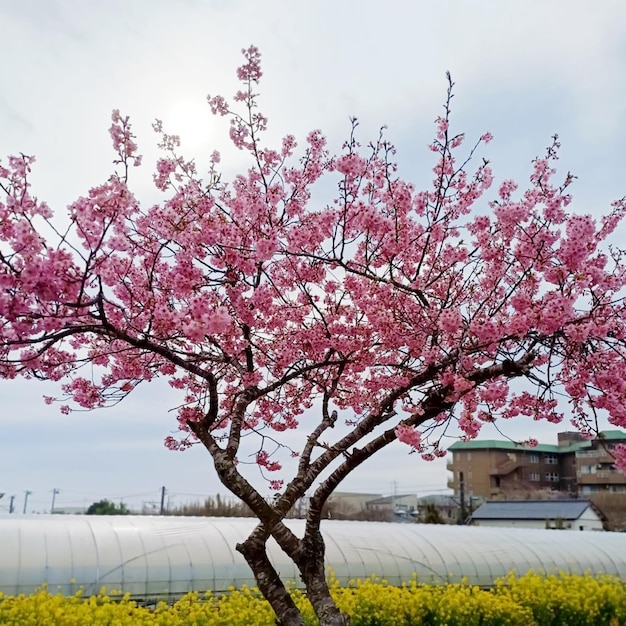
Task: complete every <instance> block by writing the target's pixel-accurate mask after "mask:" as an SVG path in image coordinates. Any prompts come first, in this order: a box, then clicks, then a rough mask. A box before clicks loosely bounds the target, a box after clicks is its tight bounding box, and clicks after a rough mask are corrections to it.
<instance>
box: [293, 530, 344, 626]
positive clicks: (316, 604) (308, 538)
mask: <svg viewBox="0 0 626 626" xmlns="http://www.w3.org/2000/svg"><path fill="white" fill-rule="evenodd" d="M303 541H304V544H305V548H304V558H303V559H302V562H301V563H299V564H298V567H299V569H300V573H301V575H302V582H304V585H305V587H306V593H307V597H308V598H309V601H310V602H311V605H312V606H313V610H314V611H315V614H316V615H317V617H318V619H319V621H320V626H349V624H350V616H348V615H345V614H344V613H342V612H341V611H340V610H339V609H338V608H337V605H336V604H335V601H334V600H333V599H332V597H331V595H330V589H329V588H328V582H327V580H326V568H325V566H324V554H325V552H326V547H325V545H324V539H323V538H322V534H321V533H320V531H319V530H316V531H314V533H313V534H311V535H305V537H304V540H303Z"/></svg>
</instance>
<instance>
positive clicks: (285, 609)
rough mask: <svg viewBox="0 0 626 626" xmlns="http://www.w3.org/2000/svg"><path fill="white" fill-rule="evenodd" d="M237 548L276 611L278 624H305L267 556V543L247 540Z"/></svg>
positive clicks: (260, 589) (279, 625) (297, 625)
mask: <svg viewBox="0 0 626 626" xmlns="http://www.w3.org/2000/svg"><path fill="white" fill-rule="evenodd" d="M237 550H238V551H239V552H241V554H243V556H244V558H245V559H246V562H247V563H248V565H249V566H250V569H252V572H253V573H254V577H255V579H256V582H257V585H258V587H259V591H260V592H261V593H262V594H263V597H264V598H265V599H266V600H267V601H268V602H269V603H270V606H271V607H272V609H273V610H274V613H276V625H277V626H304V620H303V619H302V615H301V614H300V611H299V610H298V607H297V606H296V605H295V604H294V602H293V600H292V598H291V596H290V595H289V592H288V591H287V589H286V588H285V585H284V584H283V581H282V580H281V579H280V576H279V575H278V572H277V571H276V570H275V569H274V566H273V565H272V564H271V562H270V560H269V558H268V557H267V552H266V548H265V544H263V543H261V542H258V543H257V542H255V543H249V542H248V541H246V542H245V543H243V544H239V545H237Z"/></svg>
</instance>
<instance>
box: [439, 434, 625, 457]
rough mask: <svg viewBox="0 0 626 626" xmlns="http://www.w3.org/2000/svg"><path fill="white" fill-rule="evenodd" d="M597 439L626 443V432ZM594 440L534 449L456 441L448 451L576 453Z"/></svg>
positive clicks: (493, 442) (489, 441)
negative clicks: (489, 450) (493, 450)
mask: <svg viewBox="0 0 626 626" xmlns="http://www.w3.org/2000/svg"><path fill="white" fill-rule="evenodd" d="M597 439H600V440H603V441H619V440H623V441H626V432H624V431H621V430H605V431H602V432H601V433H600V436H599V437H597ZM591 441H592V440H584V441H575V442H573V443H570V444H569V445H567V446H559V445H555V444H550V443H540V444H539V445H536V446H534V447H531V446H525V445H521V444H518V443H515V442H514V441H501V440H497V439H472V440H471V441H456V442H455V443H453V444H452V445H451V446H449V447H448V450H451V451H452V452H455V451H458V450H487V449H494V448H495V449H496V450H518V451H519V450H521V451H524V452H560V453H563V452H576V450H581V449H583V448H589V447H590V446H591Z"/></svg>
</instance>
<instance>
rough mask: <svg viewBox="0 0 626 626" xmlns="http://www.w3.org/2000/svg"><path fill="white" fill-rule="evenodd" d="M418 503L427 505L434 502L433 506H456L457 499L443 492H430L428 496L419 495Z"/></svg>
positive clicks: (457, 504) (457, 503)
mask: <svg viewBox="0 0 626 626" xmlns="http://www.w3.org/2000/svg"><path fill="white" fill-rule="evenodd" d="M417 501H418V503H419V504H420V505H423V506H424V505H428V504H434V505H435V506H441V507H452V508H454V507H457V506H459V499H458V498H455V497H454V496H448V495H445V494H439V493H437V494H432V495H429V496H421V497H420V498H418V499H417Z"/></svg>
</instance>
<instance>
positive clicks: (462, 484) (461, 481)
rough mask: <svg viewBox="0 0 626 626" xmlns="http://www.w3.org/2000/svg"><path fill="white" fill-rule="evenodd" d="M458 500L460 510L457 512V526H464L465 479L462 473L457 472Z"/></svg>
mask: <svg viewBox="0 0 626 626" xmlns="http://www.w3.org/2000/svg"><path fill="white" fill-rule="evenodd" d="M459 498H460V500H461V510H460V512H459V524H465V517H466V513H465V479H464V478H463V472H459Z"/></svg>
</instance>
